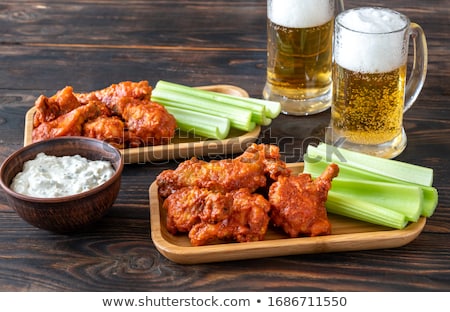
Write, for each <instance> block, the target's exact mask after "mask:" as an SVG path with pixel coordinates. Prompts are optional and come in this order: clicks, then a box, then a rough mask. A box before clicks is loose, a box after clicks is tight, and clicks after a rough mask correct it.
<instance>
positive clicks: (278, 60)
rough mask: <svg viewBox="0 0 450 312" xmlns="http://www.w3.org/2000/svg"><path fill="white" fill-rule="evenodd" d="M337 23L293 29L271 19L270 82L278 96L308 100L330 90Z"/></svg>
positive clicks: (268, 74) (269, 25)
mask: <svg viewBox="0 0 450 312" xmlns="http://www.w3.org/2000/svg"><path fill="white" fill-rule="evenodd" d="M333 24H334V19H332V20H330V21H328V22H327V23H326V24H324V25H320V26H316V27H309V28H289V27H284V26H280V25H277V24H275V23H273V22H272V21H270V20H268V29H267V31H268V45H267V53H268V62H267V83H268V84H270V85H271V88H272V92H273V93H274V94H277V95H279V96H284V97H288V98H290V99H297V100H304V99H309V98H315V97H318V96H321V95H323V94H324V93H327V92H328V91H329V90H330V86H331V82H332V80H331V60H332V38H333Z"/></svg>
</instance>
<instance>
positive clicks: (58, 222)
mask: <svg viewBox="0 0 450 312" xmlns="http://www.w3.org/2000/svg"><path fill="white" fill-rule="evenodd" d="M41 152H43V153H45V154H47V155H54V156H73V155H80V156H82V157H85V158H87V159H90V160H108V161H110V162H111V164H112V166H113V168H114V169H115V173H114V174H113V176H112V177H111V178H110V179H109V180H107V181H106V182H105V183H103V184H101V185H99V186H97V187H95V188H93V189H91V190H88V191H85V192H82V193H79V194H76V195H70V196H64V197H56V198H39V197H33V196H28V195H23V194H19V193H17V192H15V191H13V190H12V189H11V188H10V185H11V182H12V180H13V178H14V177H15V176H16V175H17V174H18V173H19V172H21V171H22V168H23V165H24V163H25V162H26V161H28V160H31V159H34V158H36V155H37V154H38V153H41ZM123 166H124V162H123V157H122V155H121V153H120V151H119V150H117V149H116V148H115V147H113V146H112V145H109V144H108V143H105V142H103V141H100V140H96V139H91V138H86V137H60V138H55V139H50V140H45V141H40V142H36V143H33V144H30V145H27V146H25V147H23V148H21V149H19V150H17V151H16V152H14V153H13V154H11V155H10V156H9V157H8V158H7V159H6V160H5V161H4V162H3V163H2V165H1V167H0V185H1V187H2V188H3V190H4V192H5V194H6V199H7V201H8V204H9V205H10V206H11V208H13V209H14V210H15V211H16V212H17V214H18V215H19V216H20V217H22V218H23V219H24V220H25V221H27V222H28V223H29V224H31V225H33V226H35V227H38V228H41V229H44V230H48V231H53V232H60V233H65V232H73V231H76V230H79V229H81V228H84V227H86V226H88V225H91V224H93V223H95V222H96V221H98V220H99V219H101V218H102V217H103V216H104V215H105V214H106V213H107V212H108V210H109V209H110V208H111V206H112V205H113V203H114V202H115V200H116V198H117V195H118V193H119V190H120V182H121V175H122V170H123Z"/></svg>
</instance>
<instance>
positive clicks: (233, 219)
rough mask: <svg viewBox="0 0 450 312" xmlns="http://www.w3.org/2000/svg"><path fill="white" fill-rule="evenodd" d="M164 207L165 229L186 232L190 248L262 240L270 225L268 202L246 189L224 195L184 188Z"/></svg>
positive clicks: (169, 199) (172, 195)
mask: <svg viewBox="0 0 450 312" xmlns="http://www.w3.org/2000/svg"><path fill="white" fill-rule="evenodd" d="M163 208H164V209H166V210H167V230H168V231H169V232H170V233H172V234H176V233H179V232H181V233H183V232H188V233H189V239H190V242H191V244H192V245H193V246H201V245H206V244H208V243H209V242H211V241H214V240H225V241H236V242H249V241H258V240H263V239H264V236H265V234H266V232H267V228H268V224H269V214H268V212H269V210H270V204H269V202H268V201H267V200H266V199H265V198H264V197H263V196H262V195H259V194H252V193H251V192H250V190H249V189H246V188H243V189H239V190H235V191H232V192H229V193H225V194H224V193H218V192H214V191H210V190H207V189H205V188H199V187H195V186H194V187H186V188H182V189H180V190H178V191H176V192H175V193H173V194H171V195H170V196H169V197H168V198H167V199H166V200H165V201H164V203H163Z"/></svg>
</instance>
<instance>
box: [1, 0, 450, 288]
mask: <svg viewBox="0 0 450 312" xmlns="http://www.w3.org/2000/svg"><path fill="white" fill-rule="evenodd" d="M357 5H380V3H379V1H363V2H361V1H346V6H347V8H350V7H355V6H357ZM384 5H385V6H389V7H390V8H393V9H396V10H399V11H401V12H403V13H405V14H407V15H408V16H409V17H410V18H411V20H413V21H415V22H417V23H419V24H421V25H422V27H423V28H424V30H425V32H426V34H427V38H428V47H429V66H428V77H427V81H426V83H425V86H424V89H423V91H422V93H421V95H420V96H419V99H418V101H417V102H416V104H415V106H414V107H413V108H412V109H411V110H410V111H408V112H407V113H406V116H405V122H404V126H405V129H406V132H407V134H408V140H409V141H408V146H407V148H406V150H405V151H404V152H403V153H402V154H401V155H400V156H399V157H398V159H399V160H402V161H406V162H410V163H415V164H418V165H423V166H427V167H431V168H433V169H434V174H435V182H434V185H435V186H436V188H437V189H438V190H439V193H440V197H439V206H438V208H437V210H436V213H435V215H434V216H433V217H432V218H430V219H429V220H428V221H427V224H426V226H425V228H424V230H423V232H422V233H421V235H420V236H419V237H418V238H417V239H415V240H414V241H413V242H411V243H410V244H408V245H406V246H403V247H399V248H393V249H381V250H370V251H352V252H339V253H321V254H310V255H290V256H283V257H274V258H260V259H254V260H241V261H231V262H219V263H209V264H195V265H180V264H176V263H174V262H172V261H170V260H168V259H166V258H165V257H163V256H162V255H161V254H160V253H159V252H158V251H157V250H156V249H155V246H154V244H153V242H152V240H151V238H150V222H149V196H148V188H149V185H150V184H151V183H152V182H153V181H154V179H155V177H156V175H157V174H159V173H160V172H161V171H162V170H164V169H167V168H174V167H175V166H176V165H177V161H167V162H159V163H146V164H129V165H126V168H125V170H124V172H123V179H122V188H121V191H120V194H119V197H118V199H117V201H116V203H115V205H114V206H113V208H112V210H111V212H110V213H109V214H108V215H107V216H106V217H105V218H104V219H102V220H101V221H100V222H99V223H98V224H96V226H95V227H93V228H91V229H89V230H86V231H83V232H80V233H75V234H71V235H58V234H53V233H49V232H46V231H43V230H39V229H36V228H34V227H32V226H30V225H28V224H27V223H25V222H24V221H23V220H22V219H20V218H19V217H18V215H17V214H16V213H15V212H14V211H13V210H12V209H11V208H10V207H9V206H8V204H7V203H6V198H5V196H4V193H3V192H2V191H1V192H0V290H3V291H213V290H214V291H443V290H445V291H449V290H450V246H449V241H450V227H449V224H450V183H449V176H450V161H449V159H450V157H449V155H450V148H449V146H450V118H449V115H450V100H449V98H450V93H449V87H448V81H449V79H450V67H449V64H450V61H449V53H448V51H449V50H450V44H449V42H450V35H449V13H450V8H449V6H448V2H447V1H446V0H435V1H406V0H392V1H389V2H386V3H385V4H384ZM0 29H1V30H2V31H1V33H0V133H1V136H0V161H3V160H4V159H5V158H6V157H7V156H8V155H9V154H11V153H12V152H14V151H15V150H17V149H18V148H20V147H21V146H22V145H23V129H24V116H25V114H26V112H27V111H28V110H29V109H30V108H31V107H32V106H33V104H34V100H35V99H36V98H37V97H38V96H39V95H40V94H45V95H48V96H50V95H52V94H54V92H55V91H56V90H58V89H61V88H63V87H64V86H66V85H71V86H73V87H74V89H75V90H79V91H90V90H94V89H100V88H103V87H106V86H108V85H110V84H112V83H116V82H120V81H124V80H133V81H138V80H148V81H149V82H150V84H152V85H154V84H155V83H156V82H157V81H158V80H160V79H163V80H168V81H173V82H178V83H182V84H186V85H192V86H198V85H209V84H232V85H237V86H240V87H242V88H244V89H245V90H247V91H248V93H249V94H250V95H251V96H252V97H259V98H260V97H261V93H262V88H263V85H264V82H265V66H266V1H169V0H166V1H144V0H131V1H119V0H116V1H115V0H97V1H88V0H78V1H60V0H47V1H29V0H17V1H14V2H8V4H6V2H2V3H1V4H0ZM329 117H330V115H329V111H327V112H325V113H322V114H318V115H314V116H310V117H292V116H284V115H283V116H280V117H279V118H278V119H276V120H275V121H274V122H273V124H272V125H271V126H270V127H267V128H264V129H263V131H262V132H261V135H260V142H263V143H272V144H278V145H279V146H280V148H281V150H282V152H283V157H284V158H285V159H286V161H287V162H298V161H302V155H303V153H304V151H305V148H306V146H307V145H308V143H311V142H318V141H321V140H323V137H324V131H325V128H326V126H327V125H328V122H329ZM287 138H292V139H287Z"/></svg>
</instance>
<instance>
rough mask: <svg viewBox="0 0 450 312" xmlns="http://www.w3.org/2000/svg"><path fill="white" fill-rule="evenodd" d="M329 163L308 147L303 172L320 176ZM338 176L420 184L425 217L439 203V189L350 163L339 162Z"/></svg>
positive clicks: (422, 213) (429, 215)
mask: <svg viewBox="0 0 450 312" xmlns="http://www.w3.org/2000/svg"><path fill="white" fill-rule="evenodd" d="M329 163H330V162H327V161H326V160H325V158H323V157H317V155H315V154H314V152H312V150H311V149H309V147H308V154H306V155H305V156H304V170H303V172H305V173H309V174H311V176H312V177H314V178H316V177H318V176H320V174H321V173H322V172H323V171H324V170H325V168H326V167H327V166H328V164H329ZM338 178H342V179H350V180H360V181H378V182H389V183H393V184H401V185H412V186H418V187H420V188H421V189H422V192H423V199H422V205H421V206H422V212H421V215H422V216H424V217H431V216H432V215H433V213H434V211H435V210H436V207H437V204H438V193H437V190H436V189H435V188H434V187H432V186H423V185H418V184H414V183H408V182H404V181H401V180H397V179H394V178H391V177H388V176H384V175H381V174H376V173H373V172H369V171H366V170H361V169H358V168H354V167H352V166H351V164H350V163H345V164H343V163H341V164H339V176H338ZM335 179H336V178H335Z"/></svg>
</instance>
